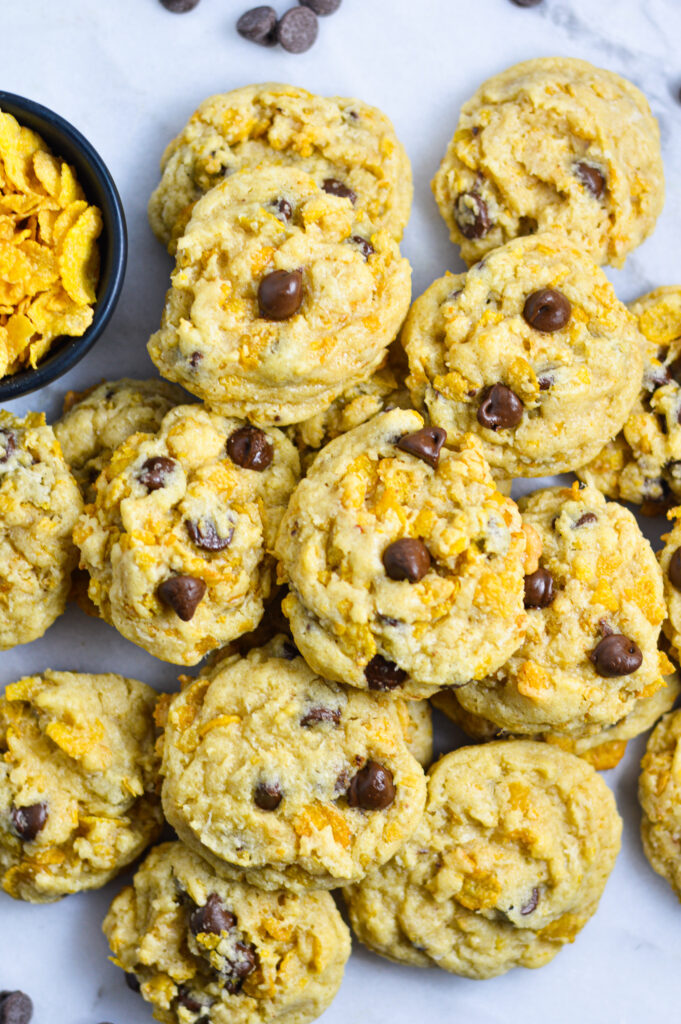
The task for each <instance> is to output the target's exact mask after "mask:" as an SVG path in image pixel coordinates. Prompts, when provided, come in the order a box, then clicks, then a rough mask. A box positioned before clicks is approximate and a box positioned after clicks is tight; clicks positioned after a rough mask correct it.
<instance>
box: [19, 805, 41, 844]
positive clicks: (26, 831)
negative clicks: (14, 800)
mask: <svg viewBox="0 0 681 1024" xmlns="http://www.w3.org/2000/svg"><path fill="white" fill-rule="evenodd" d="M10 818H11V819H12V828H13V829H14V831H15V832H16V834H17V835H18V836H19V839H21V841H22V842H24V843H30V842H32V841H33V840H34V839H35V837H36V836H37V835H38V833H39V832H42V830H43V829H44V828H45V824H46V822H47V804H46V803H43V802H41V803H38V804H28V805H27V806H26V807H12V810H11V811H10Z"/></svg>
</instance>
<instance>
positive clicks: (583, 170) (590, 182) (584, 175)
mask: <svg viewBox="0 0 681 1024" xmlns="http://www.w3.org/2000/svg"><path fill="white" fill-rule="evenodd" d="M575 174H576V176H577V177H578V178H579V180H580V181H581V183H582V185H584V186H585V188H586V189H588V191H589V192H590V193H591V195H592V196H593V197H594V199H600V198H601V196H602V195H603V193H604V192H605V176H604V175H603V174H602V173H601V171H599V170H598V168H597V167H593V166H592V165H591V164H587V163H584V161H580V163H578V164H577V166H576V167H575Z"/></svg>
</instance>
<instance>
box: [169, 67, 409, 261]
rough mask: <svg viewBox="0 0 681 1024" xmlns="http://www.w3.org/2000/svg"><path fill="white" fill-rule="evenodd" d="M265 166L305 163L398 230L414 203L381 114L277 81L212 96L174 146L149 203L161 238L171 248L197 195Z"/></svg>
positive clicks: (380, 223)
mask: <svg viewBox="0 0 681 1024" xmlns="http://www.w3.org/2000/svg"><path fill="white" fill-rule="evenodd" d="M259 164H268V165H271V166H282V165H283V166H287V165H291V166H296V167H298V168H299V169H300V170H303V171H306V172H307V173H308V174H310V175H311V176H312V177H313V178H314V179H315V181H316V182H317V184H318V185H319V186H320V187H323V188H326V189H327V190H328V191H329V192H330V193H331V194H333V195H345V196H347V197H348V198H349V199H351V200H352V203H353V205H355V206H356V207H357V209H358V211H361V212H363V213H364V214H366V216H367V217H368V218H369V220H370V221H371V222H372V223H373V224H375V225H376V227H377V228H381V229H383V230H385V231H387V232H388V233H389V234H391V235H393V236H394V238H395V239H396V240H397V241H399V239H400V238H401V236H402V231H403V230H404V227H405V225H406V223H407V221H408V220H409V213H410V210H411V200H412V192H413V188H412V176H411V165H410V163H409V158H408V156H407V154H406V152H405V150H404V147H403V146H402V144H401V143H400V142H399V140H398V139H397V136H396V135H395V130H394V128H393V126H392V124H391V123H390V121H389V120H388V118H387V117H386V116H385V114H383V113H382V112H381V111H380V110H377V109H376V107H370V106H368V104H366V103H362V102H361V100H356V99H349V98H343V97H339V96H334V97H332V98H331V99H325V98H324V97H323V96H315V95H314V94H313V93H310V92H307V91H306V90H305V89H298V88H296V87H295V86H291V85H278V84H276V83H266V84H264V85H249V86H246V87H245V88H243V89H235V90H234V91H233V92H228V93H222V94H221V95H217V96H211V97H209V98H208V99H207V100H205V101H204V102H203V103H202V104H201V106H200V107H199V108H198V110H197V111H196V112H195V113H194V114H193V115H192V117H191V118H190V120H189V122H188V123H187V125H186V126H185V128H184V129H183V130H182V132H181V133H180V134H179V135H178V136H177V138H175V139H173V141H172V142H171V143H170V144H169V146H168V147H167V149H166V151H165V153H164V154H163V159H162V161H161V172H162V176H161V182H160V184H159V185H158V187H157V188H156V190H155V191H154V193H153V194H152V196H151V200H150V201H149V221H150V223H151V226H152V228H153V231H154V233H155V234H156V236H157V238H158V239H159V240H160V241H161V242H163V244H164V245H167V246H168V249H169V250H170V252H171V253H172V252H174V249H175V245H176V244H177V239H178V238H179V237H180V236H181V235H182V234H184V230H185V227H186V224H187V221H188V220H189V218H190V216H191V213H192V209H193V206H194V204H195V202H196V201H197V199H199V198H200V197H201V196H202V195H203V194H204V192H207V191H208V190H209V189H211V188H214V186H215V185H218V184H219V183H220V182H221V181H222V180H223V179H224V178H225V177H227V176H229V175H231V174H233V173H234V172H235V171H239V170H242V169H243V168H251V169H252V168H254V167H257V166H258V165H259Z"/></svg>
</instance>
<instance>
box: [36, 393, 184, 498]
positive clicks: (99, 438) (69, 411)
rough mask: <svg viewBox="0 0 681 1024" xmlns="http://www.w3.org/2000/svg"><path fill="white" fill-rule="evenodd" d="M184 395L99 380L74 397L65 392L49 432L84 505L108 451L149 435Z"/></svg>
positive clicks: (106, 459)
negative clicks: (61, 408)
mask: <svg viewBox="0 0 681 1024" xmlns="http://www.w3.org/2000/svg"><path fill="white" fill-rule="evenodd" d="M186 401H187V395H186V394H185V393H184V392H183V391H182V390H181V389H180V388H177V387H174V386H173V385H172V384H168V382H167V381H164V380H130V379H129V378H127V377H124V378H123V379H122V380H116V381H103V382H102V383H101V384H99V385H97V386H96V387H94V388H90V389H88V390H87V391H84V392H82V393H80V394H78V393H77V392H75V391H69V392H68V394H67V395H66V397H65V399H64V412H63V414H62V416H61V418H60V419H59V420H57V422H56V423H55V424H54V432H55V434H56V436H57V440H58V441H59V443H60V445H61V449H62V452H63V454H64V458H65V459H66V461H67V463H68V464H69V466H70V468H71V472H72V473H73V475H74V477H75V478H76V481H77V483H78V486H79V487H80V489H81V492H82V494H83V497H84V499H85V501H94V498H95V487H94V483H95V480H96V479H97V477H98V476H99V474H100V473H101V471H102V469H103V468H104V466H105V465H106V463H107V462H108V461H109V459H110V458H111V453H112V452H113V450H114V448H118V446H119V444H122V443H123V441H125V440H127V438H128V437H130V435H131V434H136V433H138V432H142V433H147V434H153V433H155V432H156V431H157V430H158V428H159V427H160V426H161V421H162V420H163V417H164V416H165V414H166V413H167V412H168V411H169V410H170V409H172V408H173V406H174V405H181V404H182V403H184V402H186Z"/></svg>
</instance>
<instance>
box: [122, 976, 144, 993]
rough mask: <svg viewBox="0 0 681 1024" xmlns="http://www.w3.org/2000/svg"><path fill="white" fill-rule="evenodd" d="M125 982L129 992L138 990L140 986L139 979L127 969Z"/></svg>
mask: <svg viewBox="0 0 681 1024" xmlns="http://www.w3.org/2000/svg"><path fill="white" fill-rule="evenodd" d="M125 984H126V985H127V986H128V988H129V989H130V991H131V992H139V990H140V988H141V985H140V981H139V978H138V977H137V975H136V974H131V973H130V972H129V971H126V974H125Z"/></svg>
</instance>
